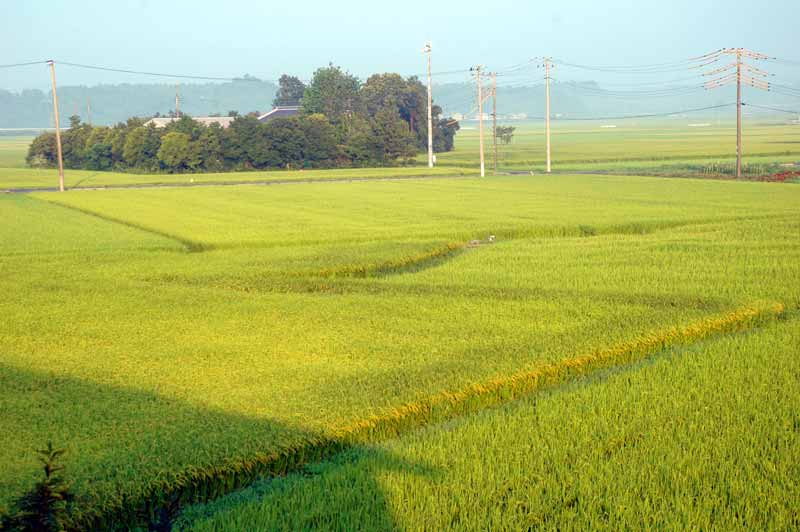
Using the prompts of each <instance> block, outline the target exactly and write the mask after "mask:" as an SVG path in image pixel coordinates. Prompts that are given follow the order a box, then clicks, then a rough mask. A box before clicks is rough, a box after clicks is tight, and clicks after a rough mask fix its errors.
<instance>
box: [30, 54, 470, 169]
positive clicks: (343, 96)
mask: <svg viewBox="0 0 800 532" xmlns="http://www.w3.org/2000/svg"><path fill="white" fill-rule="evenodd" d="M301 95H302V97H301ZM275 103H276V104H281V105H283V104H286V103H294V104H299V105H300V114H299V115H297V116H293V117H289V118H275V119H273V120H270V121H268V122H263V123H262V122H259V121H258V119H257V117H256V116H254V115H248V116H236V117H235V119H234V121H233V122H232V123H231V125H230V126H229V127H228V128H225V129H223V128H222V127H220V126H219V125H216V124H212V125H210V126H205V125H203V124H200V123H199V122H196V121H195V120H193V119H192V118H191V117H189V116H182V117H181V118H180V119H178V120H175V121H173V122H171V123H170V124H168V125H167V126H166V127H164V128H156V127H155V126H154V125H152V124H150V125H145V124H146V121H145V120H144V119H140V118H131V119H129V120H128V121H127V122H126V123H119V124H117V125H115V126H113V127H105V126H103V127H92V126H91V125H89V124H85V123H81V121H80V119H79V118H78V117H77V116H73V117H72V118H71V119H70V128H69V130H68V131H65V132H64V133H63V134H62V136H61V137H62V151H63V158H64V165H65V167H67V168H83V169H88V170H112V169H113V170H130V171H142V172H204V171H205V172H219V171H227V170H249V169H269V168H334V167H353V166H391V165H396V164H402V163H405V162H409V161H411V159H412V158H413V157H415V156H416V155H417V153H419V152H420V151H421V150H423V149H425V148H426V146H427V134H428V132H427V92H426V89H425V87H424V86H423V85H422V83H420V81H419V80H418V79H417V78H416V77H410V78H403V77H401V76H400V75H398V74H376V75H374V76H371V77H370V78H369V79H367V81H366V82H364V83H362V82H360V81H359V79H358V78H356V77H355V76H352V75H350V74H349V73H347V72H344V71H343V70H342V69H340V68H339V67H336V66H333V65H329V66H328V67H324V68H321V69H319V70H317V71H316V72H315V74H314V77H313V79H312V80H311V81H310V83H309V84H308V86H305V85H304V84H303V83H302V82H301V81H300V80H298V79H297V78H293V77H290V76H283V77H282V78H281V80H280V88H279V90H278V93H277V95H276V97H275ZM432 111H433V118H434V120H433V125H434V129H433V137H434V150H435V151H439V152H441V151H450V150H452V149H453V142H454V137H455V134H456V131H457V130H458V128H459V126H458V123H457V122H456V121H454V120H451V119H447V118H442V117H441V108H439V107H438V106H433V108H432ZM27 160H28V164H30V165H31V166H38V167H52V166H55V164H56V146H55V135H54V134H53V133H45V134H42V135H40V136H39V137H37V138H36V139H34V141H33V143H32V144H31V146H30V149H29V152H28V159H27Z"/></svg>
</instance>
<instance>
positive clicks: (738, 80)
mask: <svg viewBox="0 0 800 532" xmlns="http://www.w3.org/2000/svg"><path fill="white" fill-rule="evenodd" d="M740 177H742V51H741V50H736V178H737V179H738V178H740Z"/></svg>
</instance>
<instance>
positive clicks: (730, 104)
mask: <svg viewBox="0 0 800 532" xmlns="http://www.w3.org/2000/svg"><path fill="white" fill-rule="evenodd" d="M732 105H736V104H735V103H725V104H722V105H711V106H708V107H697V108H695V109H683V110H681V111H672V112H669V113H648V114H641V115H623V116H603V117H596V118H577V117H575V118H573V117H569V118H557V119H556V120H570V121H581V120H626V119H629V118H657V117H663V116H675V115H682V114H685V113H698V112H700V111H710V110H712V109H722V108H723V107H730V106H732Z"/></svg>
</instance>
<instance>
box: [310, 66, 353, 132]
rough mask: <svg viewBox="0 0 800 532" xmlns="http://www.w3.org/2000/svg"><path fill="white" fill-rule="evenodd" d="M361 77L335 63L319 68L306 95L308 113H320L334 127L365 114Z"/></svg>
mask: <svg viewBox="0 0 800 532" xmlns="http://www.w3.org/2000/svg"><path fill="white" fill-rule="evenodd" d="M360 88H361V83H360V82H359V80H358V78H357V77H355V76H353V75H351V74H350V73H348V72H345V71H343V70H342V69H341V68H340V67H338V66H334V65H333V64H330V65H328V66H327V67H323V68H320V69H317V71H316V72H314V76H313V78H312V79H311V83H309V85H308V87H306V90H305V93H304V95H303V103H302V109H303V112H304V113H305V114H314V113H319V114H323V115H325V116H327V117H328V120H330V121H331V123H332V124H338V123H340V122H342V121H343V120H344V119H345V118H346V117H348V116H351V115H353V114H358V113H363V112H365V109H364V105H363V102H362V99H361V93H360Z"/></svg>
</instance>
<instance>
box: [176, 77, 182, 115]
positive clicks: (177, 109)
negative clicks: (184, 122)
mask: <svg viewBox="0 0 800 532" xmlns="http://www.w3.org/2000/svg"><path fill="white" fill-rule="evenodd" d="M180 86H181V85H180V83H176V84H175V119H176V120H177V119H178V118H180V117H181V106H180V101H181V97H180V93H179V92H178V91H179V90H180Z"/></svg>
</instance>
